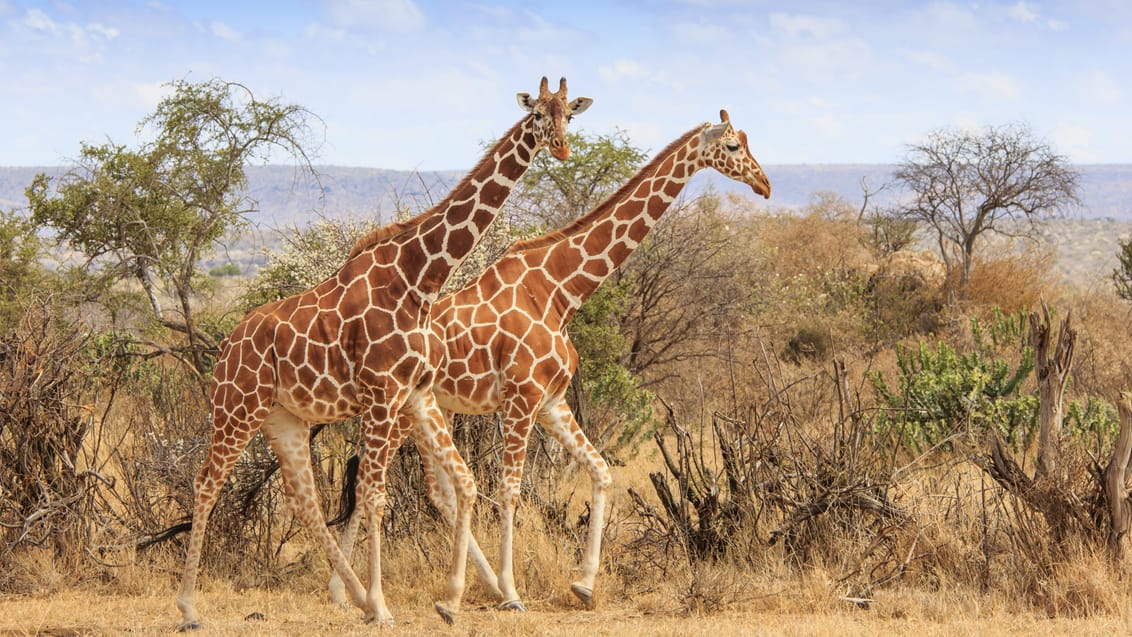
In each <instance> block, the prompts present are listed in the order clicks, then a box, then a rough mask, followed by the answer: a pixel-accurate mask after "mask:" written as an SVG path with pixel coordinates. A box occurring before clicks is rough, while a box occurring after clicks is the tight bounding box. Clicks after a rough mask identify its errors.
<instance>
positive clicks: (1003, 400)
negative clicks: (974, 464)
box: [870, 312, 1038, 452]
mask: <svg viewBox="0 0 1132 637" xmlns="http://www.w3.org/2000/svg"><path fill="white" fill-rule="evenodd" d="M1024 326H1025V314H1024V313H1021V312H1020V313H1018V314H1016V315H1012V316H1005V317H1004V316H1003V315H1001V314H998V313H996V315H995V320H994V321H993V322H992V324H991V327H990V329H989V330H987V331H986V332H984V330H983V328H982V327H981V325H980V324H979V321H978V320H977V319H972V321H971V327H972V337H973V340H974V349H973V351H972V352H970V353H968V354H962V353H959V352H958V351H957V350H956V349H955V348H954V347H952V346H951V345H948V344H947V343H944V342H939V343H938V344H937V345H935V346H934V347H932V346H929V345H928V344H927V343H925V342H923V341H921V342H920V344H919V346H918V347H917V348H915V349H912V350H908V349H904V348H901V347H897V365H898V367H899V372H898V379H897V387H896V388H889V386H888V383H887V382H886V381H885V379H884V375H883V374H882V373H880V372H878V373H875V374H873V375H871V376H870V380H871V381H872V383H873V387H874V388H875V389H876V391H877V393H878V394H879V396H880V398H881V402H882V403H883V407H882V410H881V414H880V416H879V418H878V420H877V422H878V425H877V427H878V429H879V430H880V431H882V432H887V433H895V434H897V435H899V436H900V438H901V440H902V442H903V443H904V444H905V445H907V446H908V447H910V448H911V449H913V450H915V451H917V452H921V451H924V450H926V449H928V448H930V447H932V446H935V445H937V444H940V443H942V442H944V441H946V440H947V439H948V438H949V437H951V436H953V435H955V434H961V433H981V432H985V431H988V430H994V431H996V432H997V433H998V434H999V435H1001V436H1003V437H1004V438H1005V439H1006V440H1007V441H1008V442H1009V444H1010V445H1011V446H1012V447H1014V448H1015V449H1017V448H1020V447H1024V446H1025V445H1026V443H1027V442H1028V441H1029V439H1030V437H1031V436H1032V435H1033V432H1034V429H1035V427H1036V424H1037V412H1038V401H1037V398H1036V397H1035V396H1033V395H1029V394H1027V395H1020V394H1019V391H1018V390H1019V386H1020V385H1021V383H1022V381H1024V380H1025V379H1026V378H1027V377H1028V376H1029V374H1030V372H1031V371H1033V369H1034V352H1033V349H1032V348H1031V347H1030V346H1029V345H1028V344H1025V340H1024V336H1023V335H1024V329H1025V328H1024ZM1010 346H1013V347H1016V348H1018V350H1019V353H1020V360H1019V362H1018V363H1017V365H1016V366H1014V365H1011V363H1010V362H1008V361H1007V360H1006V359H1005V358H1002V357H1001V356H1000V355H999V354H998V353H997V352H998V351H999V350H1001V349H1002V348H1003V347H1010Z"/></svg>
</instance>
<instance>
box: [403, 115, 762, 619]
mask: <svg viewBox="0 0 1132 637" xmlns="http://www.w3.org/2000/svg"><path fill="white" fill-rule="evenodd" d="M720 118H721V120H722V121H721V122H720V123H719V124H710V123H705V124H703V125H701V126H698V127H696V128H694V129H692V130H690V131H688V132H687V133H685V134H683V135H681V136H680V137H679V138H677V139H676V140H675V141H673V142H672V143H671V144H669V145H668V147H667V148H665V149H664V150H662V151H661V152H660V153H658V154H657V155H656V157H654V158H653V159H652V160H651V161H650V162H649V163H648V164H646V165H645V166H644V167H642V168H641V169H640V171H639V172H638V173H637V174H636V175H635V176H633V177H632V178H631V179H630V180H629V181H628V182H627V183H626V184H624V185H623V186H622V187H621V188H620V189H618V191H617V192H615V193H614V194H613V195H611V196H610V197H608V198H607V199H606V200H605V201H604V202H602V203H601V204H599V205H598V206H597V207H596V208H594V209H593V210H591V211H590V212H588V213H586V214H585V215H583V216H582V217H579V218H578V219H576V220H575V221H573V222H571V223H570V224H568V225H567V226H565V227H563V228H560V229H558V230H555V231H553V232H550V233H548V234H546V235H543V236H541V237H537V238H534V239H529V240H526V241H520V242H518V243H516V244H515V245H513V246H512V247H511V248H510V249H509V250H508V251H507V252H506V253H505V254H504V255H503V256H502V257H501V258H500V259H498V260H497V261H496V262H495V263H493V264H492V265H490V266H488V268H487V269H486V270H485V271H484V272H483V273H482V274H481V275H480V276H479V277H477V278H476V279H474V280H472V281H471V282H470V283H468V284H467V285H465V286H464V287H463V288H461V289H460V290H458V291H456V292H454V293H452V294H450V295H448V296H445V297H443V298H441V299H440V300H439V301H437V303H436V304H435V305H433V308H432V330H433V333H434V335H435V338H436V339H437V340H438V341H439V342H440V343H442V345H443V347H442V351H443V353H444V360H443V361H442V362H441V363H440V364H439V366H438V368H437V378H436V381H435V384H434V385H433V391H434V393H435V395H436V398H437V402H438V404H439V406H440V408H441V409H443V410H444V411H446V412H454V413H464V414H485V413H494V412H502V414H503V440H504V445H505V446H504V449H503V469H502V471H503V479H502V481H501V482H500V485H501V486H500V497H499V502H500V508H501V519H500V562H499V574H498V576H496V575H495V574H494V572H493V571H492V569H491V566H490V564H488V562H487V560H486V558H485V557H484V555H483V552H482V551H481V550H480V548H479V546H478V544H477V543H476V542H475V539H474V538H472V540H471V542H470V557H471V559H472V561H473V563H474V564H475V566H476V569H477V571H478V572H479V573H480V577H481V579H482V580H483V582H484V584H485V585H486V586H487V587H488V589H489V590H491V591H493V593H494V594H495V595H496V596H497V599H499V600H500V601H501V602H502V603H501V604H500V607H501V608H514V609H522V608H523V605H522V602H521V601H520V600H519V594H518V590H517V589H516V586H515V578H514V566H513V558H512V552H513V533H514V531H513V527H514V512H515V506H516V504H517V503H518V499H519V487H520V482H521V478H522V470H523V462H524V460H525V457H526V450H527V440H528V436H529V434H530V430H531V427H532V426H533V425H534V424H535V423H536V422H537V423H538V424H539V425H540V426H542V427H543V429H544V430H545V431H546V432H547V433H549V434H550V435H552V436H553V437H554V438H555V439H556V440H557V441H558V442H559V443H561V444H562V445H563V447H564V448H565V449H566V450H567V451H568V452H569V454H570V455H571V457H572V458H573V459H574V460H575V461H577V462H578V463H579V464H580V465H581V466H582V467H583V468H585V470H586V472H587V473H588V474H589V476H590V479H591V483H592V494H591V501H590V520H589V523H590V524H589V529H588V532H587V537H586V545H585V548H584V552H583V556H582V564H581V572H582V573H581V577H580V578H579V579H578V580H577V581H576V582H574V583H573V584H572V585H571V591H573V593H574V595H575V596H577V597H578V598H579V599H580V600H581V601H582V603H583V604H584V605H585V606H586V607H587V608H592V607H593V605H594V598H593V594H594V593H593V591H594V581H595V579H596V576H597V571H598V566H599V560H600V554H601V535H602V529H603V525H604V523H605V503H606V498H607V495H608V491H609V489H610V486H611V485H612V482H613V478H612V475H611V474H610V471H609V467H608V465H607V464H606V462H605V460H604V459H603V458H602V456H601V454H600V453H599V452H598V450H597V449H596V448H595V447H594V446H593V444H592V443H591V442H590V441H589V440H588V439H587V437H586V435H585V434H584V433H583V432H582V430H581V428H580V427H579V426H578V423H577V421H576V420H575V418H574V415H573V414H572V413H571V411H570V408H569V406H568V405H567V404H566V399H565V396H566V389H567V386H568V385H569V383H570V379H571V378H572V377H573V375H574V372H575V370H576V368H577V364H578V355H577V352H576V351H575V349H574V346H573V344H572V343H571V342H570V337H569V334H568V333H567V326H568V324H569V322H570V319H571V318H572V317H573V315H574V313H575V312H576V311H577V310H578V308H579V307H580V306H581V304H582V303H583V302H584V301H585V300H586V299H587V298H589V296H590V295H592V294H593V293H594V291H596V290H597V288H598V286H599V285H600V284H601V282H602V281H604V280H605V279H606V278H607V277H609V276H610V275H611V274H612V273H613V271H614V270H615V269H616V268H617V267H618V266H619V265H621V263H623V262H624V261H625V259H626V258H628V256H629V255H630V254H631V253H632V252H633V250H635V249H636V248H637V247H638V246H639V245H640V244H641V242H642V241H643V240H644V238H645V235H646V234H647V233H648V232H649V230H650V229H651V228H652V227H653V225H654V224H655V223H656V222H657V221H658V220H659V219H660V217H661V215H662V214H663V213H664V212H665V211H666V210H667V209H668V207H669V206H670V205H671V204H672V202H673V201H674V200H675V198H676V197H677V196H678V195H679V194H680V192H681V191H682V190H683V188H684V186H685V185H686V184H687V183H688V181H689V180H690V179H691V178H692V175H694V174H695V173H697V172H699V171H700V170H703V169H705V168H713V169H715V170H717V171H719V172H720V173H721V174H723V175H724V176H726V177H729V178H731V179H734V180H736V181H739V182H741V183H745V184H748V185H749V186H750V187H751V189H752V190H753V191H754V192H755V194H757V195H760V196H763V197H767V198H769V197H770V182H769V180H768V179H767V177H766V174H765V173H764V172H763V170H762V167H761V166H760V165H759V163H758V161H757V160H755V158H754V156H753V155H752V154H751V151H750V149H749V147H748V145H747V134H746V133H745V132H744V131H741V130H739V131H736V130H735V129H734V128H733V127H732V125H731V121H730V117H729V115H728V113H727V111H725V110H721V111H720ZM406 427H408V425H406ZM414 431H417V430H416V429H414ZM413 437H414V440H416V435H415V434H414V435H413ZM421 455H422V458H424V461H425V470H426V471H425V474H426V478H427V480H428V488H429V496H430V498H431V499H432V500H433V502H434V503H436V505H437V508H438V509H440V511H441V512H442V513H443V514H444V516H445V518H446V519H447V520H448V521H449V523H450V524H451V523H453V522H454V520H455V515H456V511H457V508H456V506H455V502H454V493H455V492H454V489H453V485H452V484H451V483H448V482H447V481H446V480H447V478H446V476H445V474H444V472H442V471H440V470H439V469H440V464H439V460H440V459H439V458H438V457H436V456H430V455H428V454H425V453H422V454H421ZM496 585H497V587H496Z"/></svg>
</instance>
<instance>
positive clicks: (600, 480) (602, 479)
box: [593, 460, 613, 491]
mask: <svg viewBox="0 0 1132 637" xmlns="http://www.w3.org/2000/svg"><path fill="white" fill-rule="evenodd" d="M593 482H594V488H595V489H600V490H602V491H607V490H609V488H610V487H612V486H613V474H612V473H611V472H610V471H609V465H607V464H605V461H604V460H602V461H601V462H599V463H598V465H597V468H596V470H595V471H594V481H593Z"/></svg>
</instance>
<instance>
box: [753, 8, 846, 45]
mask: <svg viewBox="0 0 1132 637" xmlns="http://www.w3.org/2000/svg"><path fill="white" fill-rule="evenodd" d="M770 26H771V28H772V29H774V30H775V31H778V32H780V33H783V34H785V35H787V36H789V37H792V38H798V37H803V36H808V37H811V38H814V39H818V40H824V39H827V38H830V37H833V36H835V35H837V34H839V33H841V32H843V31H844V30H845V27H844V25H843V24H842V22H841V20H837V19H832V18H819V17H815V16H809V15H789V14H785V13H772V14H770Z"/></svg>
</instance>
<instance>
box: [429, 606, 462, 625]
mask: <svg viewBox="0 0 1132 637" xmlns="http://www.w3.org/2000/svg"><path fill="white" fill-rule="evenodd" d="M432 607H433V608H435V609H436V612H437V614H439V615H440V618H441V619H443V620H444V623H445V624H448V625H449V626H451V625H453V624H455V623H456V616H457V615H459V613H457V612H456V611H454V610H452V609H450V608H448V607H447V606H445V605H444V604H441V603H440V602H436V603H434V604H433V605H432Z"/></svg>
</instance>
